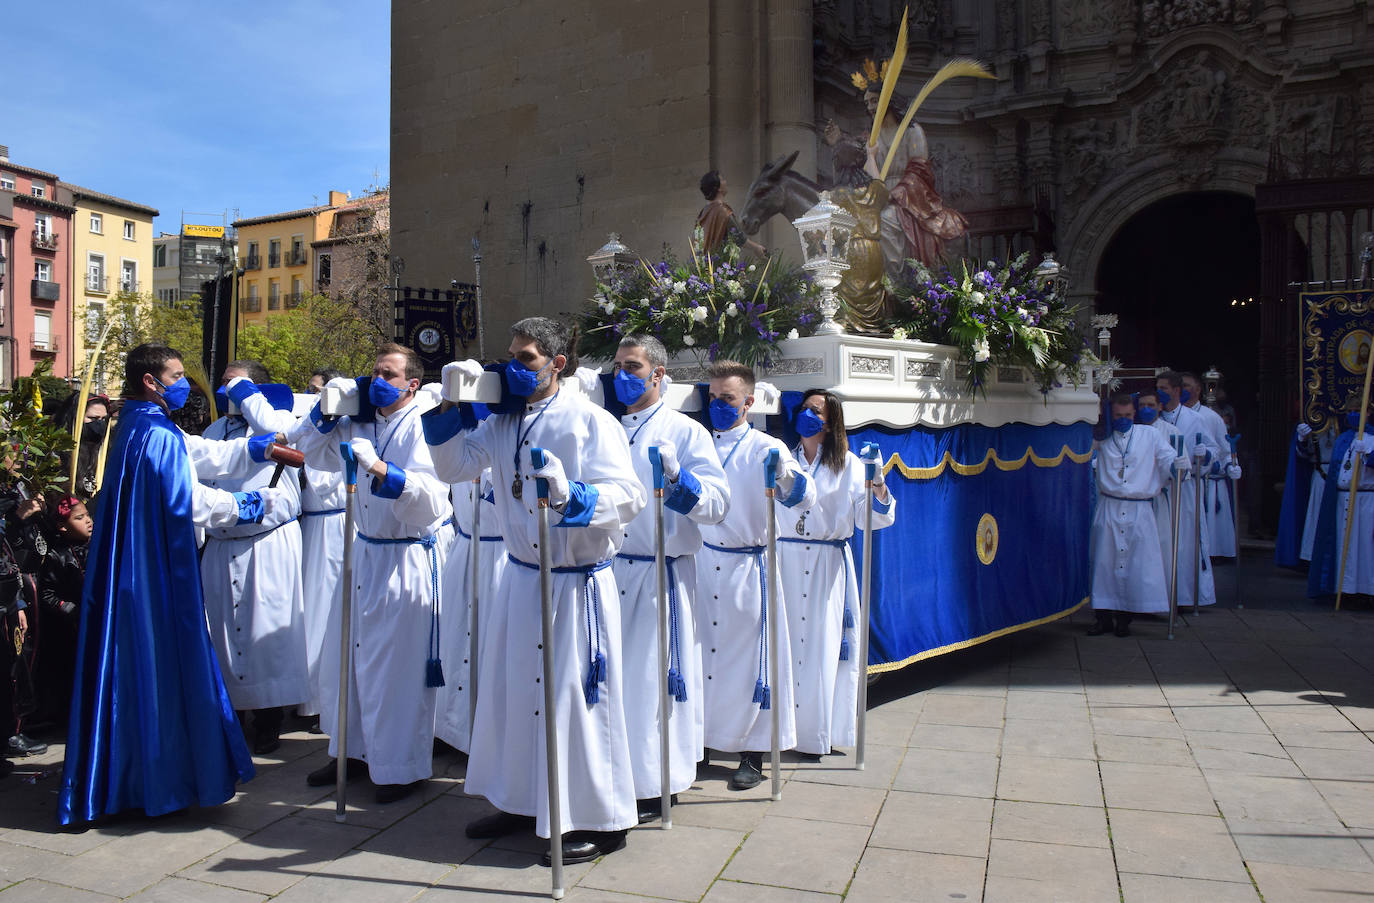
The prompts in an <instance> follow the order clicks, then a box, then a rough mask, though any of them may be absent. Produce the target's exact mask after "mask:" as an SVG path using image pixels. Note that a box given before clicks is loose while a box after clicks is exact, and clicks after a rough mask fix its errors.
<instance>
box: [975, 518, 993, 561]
mask: <svg viewBox="0 0 1374 903" xmlns="http://www.w3.org/2000/svg"><path fill="white" fill-rule="evenodd" d="M974 546H975V547H976V548H977V549H978V560H979V561H981V562H983V564H992V560H993V559H994V558H996V557H997V518H995V517H993V516H992V515H991V514H984V515H983V516H982V518H981V519H980V520H979V521H978V535H977V536H976V537H975V538H974Z"/></svg>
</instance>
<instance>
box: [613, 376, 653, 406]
mask: <svg viewBox="0 0 1374 903" xmlns="http://www.w3.org/2000/svg"><path fill="white" fill-rule="evenodd" d="M612 385H613V386H614V387H615V397H616V399H617V400H618V401H619V402H620V403H621V404H634V403H635V402H636V401H639V398H640V396H641V395H643V394H644V392H645V390H646V389H647V388H648V387H647V386H646V385H645V384H644V380H642V379H640V378H639V377H638V376H631V375H630V374H628V373H626V372H625V371H624V370H617V371H615V379H614V380H612Z"/></svg>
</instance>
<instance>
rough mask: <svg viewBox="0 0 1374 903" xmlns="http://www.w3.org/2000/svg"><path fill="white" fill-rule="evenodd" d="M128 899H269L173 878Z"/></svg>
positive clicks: (235, 902)
mask: <svg viewBox="0 0 1374 903" xmlns="http://www.w3.org/2000/svg"><path fill="white" fill-rule="evenodd" d="M127 899H128V900H129V903H187V901H194V903H261V901H262V900H266V899H267V898H266V897H265V896H263V895H262V894H255V893H251V892H249V891H246V890H235V889H234V888H232V887H220V886H219V885H218V884H206V883H204V882H203V881H190V880H188V879H186V878H176V877H171V878H163V879H162V880H161V881H159V882H158V883H157V884H154V885H152V886H151V887H147V888H144V889H143V890H141V891H139V892H138V893H136V894H134V895H133V896H132V897H128V898H127Z"/></svg>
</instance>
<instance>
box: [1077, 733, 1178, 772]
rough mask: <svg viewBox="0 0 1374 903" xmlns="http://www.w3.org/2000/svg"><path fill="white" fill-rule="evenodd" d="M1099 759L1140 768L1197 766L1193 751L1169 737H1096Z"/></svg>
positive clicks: (1100, 735) (1107, 735) (1103, 735)
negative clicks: (1127, 763)
mask: <svg viewBox="0 0 1374 903" xmlns="http://www.w3.org/2000/svg"><path fill="white" fill-rule="evenodd" d="M1094 747H1095V749H1096V751H1097V758H1098V759H1099V760H1101V761H1103V762H1134V763H1136V764H1137V765H1177V766H1182V767H1185V768H1188V767H1192V766H1194V765H1196V764H1197V763H1195V762H1194V761H1193V753H1192V750H1190V749H1189V748H1188V744H1187V743H1186V742H1185V741H1183V740H1174V739H1170V738H1166V737H1127V736H1122V735H1120V734H1104V733H1095V734H1094Z"/></svg>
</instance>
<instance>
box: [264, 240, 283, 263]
mask: <svg viewBox="0 0 1374 903" xmlns="http://www.w3.org/2000/svg"><path fill="white" fill-rule="evenodd" d="M267 265H268V266H269V267H279V266H281V239H280V238H274V239H272V240H271V241H269V242H268V243H267Z"/></svg>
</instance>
